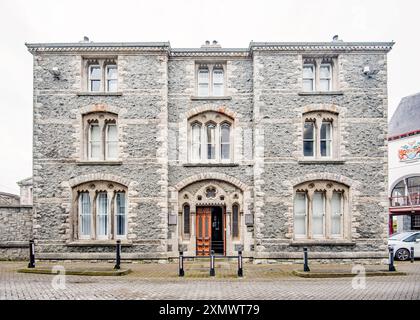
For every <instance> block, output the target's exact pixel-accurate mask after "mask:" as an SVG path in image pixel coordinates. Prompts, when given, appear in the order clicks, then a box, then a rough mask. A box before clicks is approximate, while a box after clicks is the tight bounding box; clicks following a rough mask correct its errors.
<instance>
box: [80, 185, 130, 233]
mask: <svg viewBox="0 0 420 320" xmlns="http://www.w3.org/2000/svg"><path fill="white" fill-rule="evenodd" d="M73 194H74V197H76V200H77V201H76V203H77V206H76V209H77V212H76V217H77V219H75V222H76V224H75V229H74V230H75V233H74V238H76V239H81V240H110V239H124V238H126V236H127V199H126V194H127V188H126V187H124V186H122V185H119V184H117V183H113V182H108V181H92V182H88V183H84V184H82V185H80V186H77V187H75V188H74V190H73Z"/></svg>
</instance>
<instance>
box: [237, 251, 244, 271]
mask: <svg viewBox="0 0 420 320" xmlns="http://www.w3.org/2000/svg"><path fill="white" fill-rule="evenodd" d="M243 276H244V271H243V267H242V251H239V253H238V277H243Z"/></svg>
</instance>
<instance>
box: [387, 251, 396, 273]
mask: <svg viewBox="0 0 420 320" xmlns="http://www.w3.org/2000/svg"><path fill="white" fill-rule="evenodd" d="M389 271H391V272H394V271H396V270H395V266H394V248H393V247H389Z"/></svg>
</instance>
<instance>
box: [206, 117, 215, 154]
mask: <svg viewBox="0 0 420 320" xmlns="http://www.w3.org/2000/svg"><path fill="white" fill-rule="evenodd" d="M206 142H207V159H209V160H213V159H216V125H215V124H214V123H209V124H207V125H206Z"/></svg>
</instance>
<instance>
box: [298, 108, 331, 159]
mask: <svg viewBox="0 0 420 320" xmlns="http://www.w3.org/2000/svg"><path fill="white" fill-rule="evenodd" d="M303 119H304V121H303V131H302V142H303V145H302V150H303V156H304V157H305V158H313V159H337V158H338V157H339V142H338V140H339V134H338V116H337V114H335V113H330V112H326V111H325V112H309V113H306V114H304V115H303Z"/></svg>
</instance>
